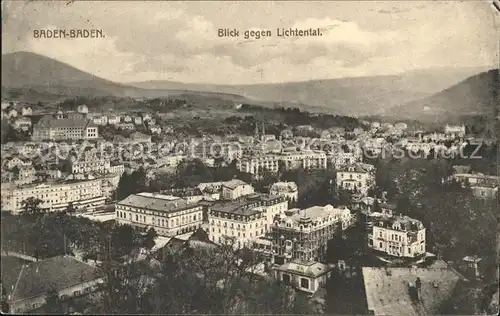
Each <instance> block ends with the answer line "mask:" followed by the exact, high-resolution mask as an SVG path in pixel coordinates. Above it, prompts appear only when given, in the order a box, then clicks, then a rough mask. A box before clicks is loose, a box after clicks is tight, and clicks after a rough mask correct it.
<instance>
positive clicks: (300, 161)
mask: <svg viewBox="0 0 500 316" xmlns="http://www.w3.org/2000/svg"><path fill="white" fill-rule="evenodd" d="M280 165H283V166H284V167H285V168H286V169H288V170H290V169H297V168H304V169H326V167H327V157H326V154H325V153H324V152H322V151H312V150H311V151H294V152H282V153H280V154H272V155H252V156H247V157H243V158H242V159H240V160H239V162H238V169H239V170H240V171H241V172H246V173H250V174H252V175H254V176H255V177H260V176H261V174H262V171H263V170H268V171H270V172H273V173H276V172H278V170H279V168H280Z"/></svg>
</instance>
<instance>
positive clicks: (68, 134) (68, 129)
mask: <svg viewBox="0 0 500 316" xmlns="http://www.w3.org/2000/svg"><path fill="white" fill-rule="evenodd" d="M98 137H99V131H98V128H97V126H96V125H94V124H93V123H92V122H91V121H89V120H79V119H74V120H72V119H65V118H59V119H56V118H54V117H52V116H50V115H46V116H44V117H42V118H41V119H40V121H38V122H37V123H36V124H35V125H34V126H33V135H32V137H31V139H32V140H34V141H42V140H77V139H96V138H98Z"/></svg>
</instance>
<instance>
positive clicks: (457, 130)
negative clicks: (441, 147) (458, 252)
mask: <svg viewBox="0 0 500 316" xmlns="http://www.w3.org/2000/svg"><path fill="white" fill-rule="evenodd" d="M444 133H445V134H447V135H452V136H455V137H463V136H465V125H448V124H446V126H445V127H444Z"/></svg>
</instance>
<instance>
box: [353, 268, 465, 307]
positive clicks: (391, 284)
mask: <svg viewBox="0 0 500 316" xmlns="http://www.w3.org/2000/svg"><path fill="white" fill-rule="evenodd" d="M417 278H420V282H421V286H420V291H419V298H418V300H415V299H412V297H411V296H410V290H409V288H410V286H412V287H415V285H416V283H417V282H416V281H417ZM363 280H364V284H365V292H366V299H367V302H368V309H369V310H371V311H373V313H374V314H375V315H408V316H412V315H432V314H436V313H438V312H439V310H438V309H439V307H440V305H441V303H442V302H443V301H445V300H447V299H449V298H450V297H451V295H452V292H453V290H454V288H455V286H456V285H457V282H458V281H459V275H458V274H457V273H455V272H454V271H453V270H451V269H446V268H434V269H429V268H428V269H422V268H376V267H363Z"/></svg>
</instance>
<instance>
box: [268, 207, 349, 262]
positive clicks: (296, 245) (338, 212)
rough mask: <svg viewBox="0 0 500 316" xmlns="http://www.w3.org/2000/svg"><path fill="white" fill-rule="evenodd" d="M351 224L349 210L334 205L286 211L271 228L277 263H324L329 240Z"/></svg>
mask: <svg viewBox="0 0 500 316" xmlns="http://www.w3.org/2000/svg"><path fill="white" fill-rule="evenodd" d="M351 223H352V220H351V211H350V210H349V209H347V208H344V209H338V208H334V207H333V206H331V205H326V206H313V207H310V208H307V209H304V210H300V209H290V210H287V211H285V212H284V213H283V214H280V215H279V216H276V217H275V219H274V223H273V225H272V227H271V235H272V238H273V251H274V261H275V263H278V264H279V263H283V262H286V261H289V260H293V259H298V260H305V261H321V260H322V259H324V257H325V255H326V246H327V242H328V240H330V239H331V238H333V236H334V234H335V233H336V232H338V231H341V230H342V229H347V227H349V225H351Z"/></svg>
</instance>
